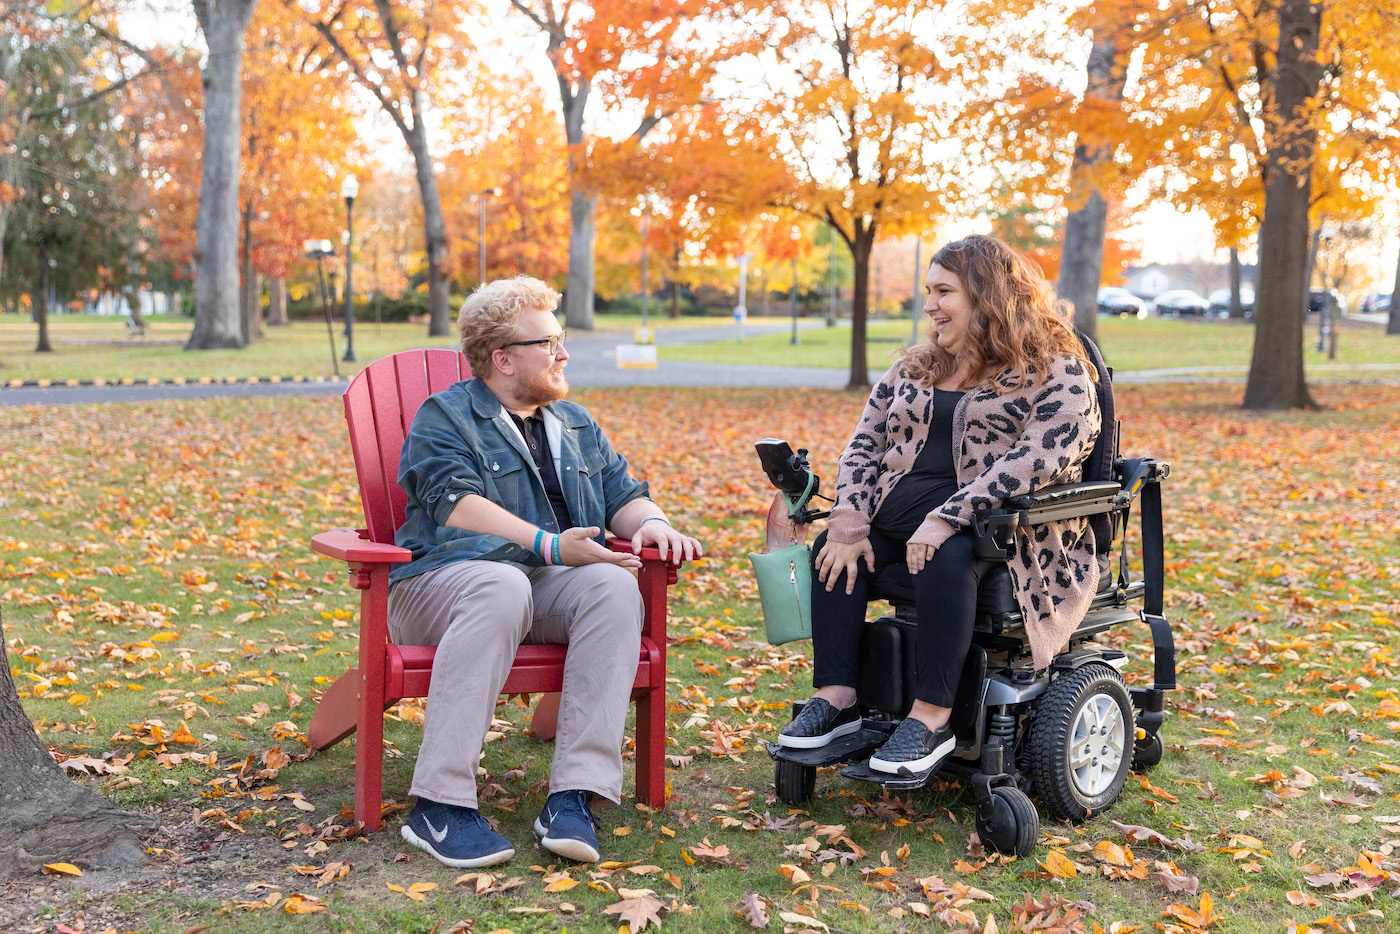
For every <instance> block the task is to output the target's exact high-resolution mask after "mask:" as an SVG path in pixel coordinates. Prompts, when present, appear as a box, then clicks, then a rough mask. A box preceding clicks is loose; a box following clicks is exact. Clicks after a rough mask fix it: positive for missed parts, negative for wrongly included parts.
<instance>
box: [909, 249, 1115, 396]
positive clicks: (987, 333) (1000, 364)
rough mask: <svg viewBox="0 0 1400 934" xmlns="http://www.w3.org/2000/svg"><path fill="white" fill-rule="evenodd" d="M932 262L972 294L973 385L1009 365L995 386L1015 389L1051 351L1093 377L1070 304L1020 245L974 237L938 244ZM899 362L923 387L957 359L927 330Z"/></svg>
mask: <svg viewBox="0 0 1400 934" xmlns="http://www.w3.org/2000/svg"><path fill="white" fill-rule="evenodd" d="M930 266H942V267H943V268H944V269H946V270H948V271H949V272H951V273H952V274H953V275H955V276H957V277H958V280H959V281H960V282H961V283H962V285H963V288H964V289H966V290H967V293H968V295H969V297H970V298H971V299H972V320H971V321H970V322H969V324H968V329H967V339H966V341H965V342H964V344H963V351H962V352H963V354H965V355H971V356H972V357H973V358H974V359H973V363H974V369H973V372H975V373H976V374H977V381H978V382H979V383H985V382H987V381H988V380H990V379H992V377H995V376H996V375H998V374H999V373H1002V372H1004V371H1006V370H1011V371H1012V372H1013V374H1014V376H1013V379H1012V380H1011V381H1010V383H1009V384H1007V383H1004V382H1002V381H997V382H996V383H995V384H994V385H995V386H996V388H997V391H998V392H1009V391H1011V390H1012V389H1019V388H1020V387H1022V386H1024V385H1025V382H1026V380H1027V379H1028V378H1030V374H1031V373H1040V374H1044V373H1048V372H1050V363H1051V358H1053V357H1057V356H1070V357H1077V358H1079V359H1080V360H1082V361H1084V363H1085V364H1086V365H1087V366H1088V369H1089V373H1090V374H1091V376H1092V377H1093V379H1094V380H1095V382H1097V381H1098V372H1097V371H1096V370H1095V368H1094V366H1093V364H1092V363H1090V361H1089V359H1088V357H1087V355H1086V353H1085V350H1084V345H1083V344H1081V343H1080V342H1079V337H1078V336H1077V335H1076V334H1075V333H1074V329H1073V327H1072V326H1071V323H1070V322H1071V320H1072V310H1071V306H1070V304H1069V302H1066V301H1064V300H1057V299H1055V298H1054V297H1053V294H1052V292H1051V288H1050V284H1049V283H1048V282H1046V281H1045V277H1044V276H1043V275H1041V273H1040V269H1039V267H1037V266H1036V265H1035V264H1034V263H1033V262H1031V261H1030V260H1029V259H1027V258H1026V257H1025V256H1024V255H1023V254H1022V253H1021V252H1020V251H1018V250H1016V249H1015V248H1014V247H1012V246H1010V245H1009V244H1006V243H1003V242H1002V241H1001V240H998V239H997V238H996V237H984V236H980V235H975V236H971V237H964V238H963V239H961V240H955V241H953V242H952V243H949V244H948V245H947V246H945V247H943V248H942V249H941V250H939V251H938V252H937V253H935V254H934V256H933V261H932V263H930ZM930 328H932V325H931V324H930ZM901 360H902V361H903V363H904V367H905V372H906V373H907V374H908V376H909V378H910V379H912V380H914V381H915V382H917V383H919V384H920V385H923V386H932V385H933V384H934V383H936V382H937V381H938V380H940V379H942V378H943V377H945V376H947V375H949V374H951V373H952V372H953V371H954V368H955V367H956V365H957V361H956V360H955V359H954V357H953V355H952V354H950V353H948V351H946V350H944V349H943V348H942V347H940V346H938V342H937V341H936V340H934V335H933V332H932V330H930V333H929V337H928V340H927V341H925V342H923V343H920V344H916V345H914V346H913V347H909V348H907V349H905V350H904V352H903V354H902V355H901Z"/></svg>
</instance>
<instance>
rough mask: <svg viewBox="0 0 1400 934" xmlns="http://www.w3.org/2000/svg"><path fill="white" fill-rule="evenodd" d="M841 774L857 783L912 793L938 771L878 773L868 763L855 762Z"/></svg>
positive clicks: (934, 769)
mask: <svg viewBox="0 0 1400 934" xmlns="http://www.w3.org/2000/svg"><path fill="white" fill-rule="evenodd" d="M841 774H842V775H844V776H846V777H847V778H850V779H854V780H855V781H858V782H873V783H874V784H876V785H879V786H880V787H881V788H890V789H893V790H895V791H912V790H913V789H915V788H922V787H924V786H925V785H927V784H928V783H929V779H931V778H933V777H934V776H935V775H937V774H938V769H936V768H933V769H924V770H923V771H922V772H909V771H908V770H905V771H904V772H903V773H901V774H895V773H892V772H880V771H876V770H875V769H872V768H871V767H870V763H869V762H868V761H866V762H855V763H852V764H851V765H848V766H846V767H845V768H844V769H842V770H841Z"/></svg>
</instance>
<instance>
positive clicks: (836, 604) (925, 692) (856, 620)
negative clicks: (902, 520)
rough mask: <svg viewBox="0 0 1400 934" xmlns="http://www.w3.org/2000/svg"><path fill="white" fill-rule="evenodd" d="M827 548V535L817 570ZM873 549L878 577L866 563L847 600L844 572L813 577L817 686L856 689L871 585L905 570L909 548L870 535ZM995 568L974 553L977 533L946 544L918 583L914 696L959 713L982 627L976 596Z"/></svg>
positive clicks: (820, 543)
mask: <svg viewBox="0 0 1400 934" xmlns="http://www.w3.org/2000/svg"><path fill="white" fill-rule="evenodd" d="M825 544H826V533H825V532H823V533H822V534H821V535H819V536H817V541H816V544H815V545H814V546H813V548H812V557H813V563H814V564H815V561H816V555H817V554H818V553H819V552H820V551H821V549H822V546H823V545H825ZM870 547H871V548H872V550H873V551H874V552H875V570H874V571H873V572H872V571H870V570H868V569H867V568H866V566H865V562H864V561H861V562H860V564H859V570H858V572H857V574H856V582H855V589H854V591H853V592H852V593H851V594H850V595H849V596H848V595H847V594H846V580H845V575H844V573H843V574H842V575H841V576H840V577H838V578H836V579H835V580H834V581H829V582H828V583H831V584H832V585H833V586H832V589H831V590H830V591H828V590H827V589H826V585H825V584H823V583H822V582H821V581H819V580H818V579H817V572H816V568H815V567H813V570H812V653H813V656H814V665H813V672H812V683H813V685H814V686H816V687H819V688H820V687H824V686H826V685H833V684H835V685H844V686H847V687H855V686H856V684H857V683H858V678H857V674H858V670H859V665H860V637H861V632H862V627H863V626H864V625H865V605H866V603H867V602H868V601H869V594H870V585H871V583H872V582H873V581H874V579H875V578H876V577H878V576H879V574H880V572H881V571H883V570H884V569H885V568H886V567H888V566H889V565H891V564H904V563H905V555H906V547H907V546H906V543H905V542H903V541H901V540H900V539H898V538H893V537H891V536H888V535H884V534H882V533H881V532H879V531H878V530H875V529H871V530H870ZM993 567H995V562H992V561H988V560H986V559H979V558H977V557H975V556H974V555H973V553H972V532H971V531H970V530H968V529H964V530H963V531H961V532H959V533H958V534H956V535H954V536H953V537H952V538H950V539H948V540H947V541H946V542H944V543H943V544H942V545H941V546H940V547H939V549H938V550H937V551H936V552H934V555H933V558H932V559H931V560H930V561H928V562H927V563H926V564H925V565H924V569H923V570H922V571H920V572H919V573H918V574H911V575H910V580H912V581H913V582H914V618H915V621H916V622H917V624H918V632H919V635H918V643H919V647H918V656H917V661H918V679H917V684H916V686H915V689H914V696H915V697H916V698H918V699H919V700H921V701H924V702H926V703H929V704H933V705H935V706H937V707H951V706H953V697H954V696H955V695H956V694H957V690H958V680H959V679H960V678H961V676H962V669H963V663H964V662H965V661H966V659H967V650H968V647H969V646H970V645H971V644H972V627H973V625H974V623H976V621H977V589H978V587H979V585H980V584H981V582H982V577H983V575H985V574H986V573H987V571H988V570H990V569H991V568H993Z"/></svg>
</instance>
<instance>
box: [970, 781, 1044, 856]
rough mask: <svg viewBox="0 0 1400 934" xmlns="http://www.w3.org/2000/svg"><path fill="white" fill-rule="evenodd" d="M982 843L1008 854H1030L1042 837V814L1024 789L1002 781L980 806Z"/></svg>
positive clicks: (978, 820)
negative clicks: (1038, 812)
mask: <svg viewBox="0 0 1400 934" xmlns="http://www.w3.org/2000/svg"><path fill="white" fill-rule="evenodd" d="M977 836H978V838H979V839H981V841H982V845H983V846H985V847H987V849H989V850H995V851H996V852H998V853H1003V854H1005V855H1007V856H1029V855H1030V854H1031V851H1032V850H1034V849H1035V841H1036V840H1037V839H1038V838H1039V837H1040V815H1039V814H1037V813H1036V810H1035V805H1034V804H1032V803H1031V799H1030V798H1028V797H1026V795H1025V792H1023V791H1021V789H1019V788H1016V787H1013V786H1010V785H1001V786H999V787H997V788H993V789H992V796H991V797H990V798H989V799H987V801H985V802H984V803H982V804H980V805H978V807H977Z"/></svg>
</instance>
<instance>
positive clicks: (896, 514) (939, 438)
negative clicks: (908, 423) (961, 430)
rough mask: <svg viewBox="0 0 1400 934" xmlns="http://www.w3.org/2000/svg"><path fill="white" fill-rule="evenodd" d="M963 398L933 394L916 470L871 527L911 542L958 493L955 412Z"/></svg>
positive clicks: (902, 482) (902, 479)
mask: <svg viewBox="0 0 1400 934" xmlns="http://www.w3.org/2000/svg"><path fill="white" fill-rule="evenodd" d="M962 397H963V394H962V393H960V392H953V391H952V390H948V389H935V390H934V391H933V421H932V423H931V424H930V425H929V426H928V440H927V441H925V442H924V446H923V448H922V449H921V450H920V451H919V456H918V458H916V459H915V461H914V468H913V469H912V470H910V471H909V472H908V473H907V474H905V475H904V476H902V477H900V478H899V482H898V483H896V484H895V485H894V489H893V490H890V492H889V495H888V496H886V497H885V500H884V502H882V503H881V504H880V509H879V511H878V512H877V513H875V518H874V520H873V521H872V522H871V523H870V524H871V525H872V526H873V527H874V528H876V529H878V530H879V531H881V532H884V533H885V534H886V535H890V536H894V537H898V538H904V539H907V538H908V537H909V536H910V535H913V534H914V531H915V530H916V529H918V527H919V526H920V525H922V524H923V522H924V519H926V518H927V517H928V514H929V513H931V512H933V511H934V510H935V509H937V508H938V507H939V506H941V505H942V504H943V501H944V500H946V499H947V498H948V497H950V496H952V495H953V494H954V493H956V492H957V491H958V475H957V469H956V467H955V466H954V464H953V410H954V409H956V408H957V405H958V400H960V399H962Z"/></svg>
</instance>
